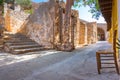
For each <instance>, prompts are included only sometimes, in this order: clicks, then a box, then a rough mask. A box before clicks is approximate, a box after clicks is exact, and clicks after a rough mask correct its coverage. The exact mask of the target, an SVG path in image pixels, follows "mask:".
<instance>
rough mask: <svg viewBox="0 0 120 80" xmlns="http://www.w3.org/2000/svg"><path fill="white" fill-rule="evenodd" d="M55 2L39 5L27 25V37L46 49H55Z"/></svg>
mask: <svg viewBox="0 0 120 80" xmlns="http://www.w3.org/2000/svg"><path fill="white" fill-rule="evenodd" d="M54 4H55V2H54V0H52V1H51V2H50V1H49V2H45V3H41V4H39V7H38V9H36V10H35V11H34V13H33V14H32V15H31V16H30V18H29V22H28V23H27V25H26V27H25V28H26V30H27V33H26V34H27V35H28V36H29V37H30V38H31V39H33V40H35V41H36V42H38V43H39V44H40V45H43V46H45V47H46V48H52V47H53V31H54V30H53V29H54V28H53V27H54V14H55V11H54V10H55V9H54Z"/></svg>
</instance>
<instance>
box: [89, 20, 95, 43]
mask: <svg viewBox="0 0 120 80" xmlns="http://www.w3.org/2000/svg"><path fill="white" fill-rule="evenodd" d="M87 31H88V32H87V41H88V44H92V43H95V42H96V41H97V23H96V22H90V23H88V24H87Z"/></svg>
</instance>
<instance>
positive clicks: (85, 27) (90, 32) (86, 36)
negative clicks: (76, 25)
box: [79, 19, 97, 45]
mask: <svg viewBox="0 0 120 80" xmlns="http://www.w3.org/2000/svg"><path fill="white" fill-rule="evenodd" d="M79 37H80V40H79V41H80V42H79V43H80V44H81V45H88V44H92V43H95V42H96V41H97V23H96V22H87V21H84V20H82V19H80V36H79Z"/></svg>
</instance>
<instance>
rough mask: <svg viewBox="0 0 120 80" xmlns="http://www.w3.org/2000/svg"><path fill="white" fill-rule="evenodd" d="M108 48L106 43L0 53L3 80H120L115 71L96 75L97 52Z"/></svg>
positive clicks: (0, 79) (0, 71) (0, 74)
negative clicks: (73, 48) (67, 49)
mask: <svg viewBox="0 0 120 80" xmlns="http://www.w3.org/2000/svg"><path fill="white" fill-rule="evenodd" d="M109 46H110V45H109V44H108V43H107V42H106V41H104V42H97V43H96V44H93V45H88V46H85V47H84V48H80V49H76V50H74V51H73V52H61V51H54V50H48V51H39V52H34V53H27V54H20V55H12V54H9V53H0V80H120V76H118V74H117V73H116V72H115V71H116V70H112V69H105V70H103V71H102V74H101V75H98V73H97V67H96V55H95V52H96V51H97V50H98V49H105V48H108V47H109Z"/></svg>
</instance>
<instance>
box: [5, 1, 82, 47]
mask: <svg viewBox="0 0 120 80" xmlns="http://www.w3.org/2000/svg"><path fill="white" fill-rule="evenodd" d="M33 5H34V12H33V14H31V15H30V14H27V13H25V12H23V11H21V10H20V8H19V7H18V8H19V9H18V8H17V7H15V9H14V10H12V9H10V8H8V5H7V4H5V5H4V8H5V9H4V10H5V11H4V12H5V15H4V17H5V28H6V29H7V31H9V32H12V33H21V34H24V35H26V36H28V37H30V38H31V39H32V40H34V41H36V42H37V43H39V44H40V45H42V46H45V47H46V48H54V46H58V45H59V44H61V43H62V41H63V39H64V38H63V36H64V34H63V31H64V27H63V25H64V19H65V18H64V16H65V3H56V2H55V0H50V1H48V2H44V3H38V4H37V6H35V5H36V4H35V3H33ZM38 5H39V6H38ZM77 26H80V25H79V18H78V12H77V11H76V10H72V13H71V23H70V28H69V42H70V43H71V44H72V45H73V47H75V46H76V45H77V44H79V43H78V40H79V27H77Z"/></svg>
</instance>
